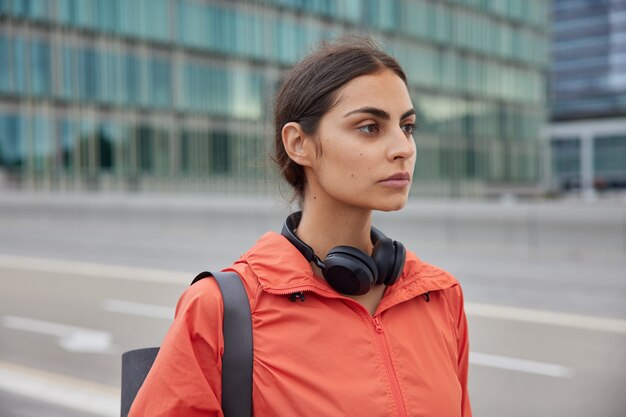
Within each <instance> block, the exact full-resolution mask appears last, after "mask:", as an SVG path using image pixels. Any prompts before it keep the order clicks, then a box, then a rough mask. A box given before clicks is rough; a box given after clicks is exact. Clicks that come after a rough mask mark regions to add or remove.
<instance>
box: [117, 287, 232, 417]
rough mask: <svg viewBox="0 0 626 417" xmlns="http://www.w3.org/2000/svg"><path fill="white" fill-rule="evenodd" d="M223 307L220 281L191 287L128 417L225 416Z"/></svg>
mask: <svg viewBox="0 0 626 417" xmlns="http://www.w3.org/2000/svg"><path fill="white" fill-rule="evenodd" d="M223 310H224V305H223V301H222V297H221V293H220V291H219V288H218V286H217V283H216V282H215V280H213V279H203V280H201V281H199V282H197V283H195V284H194V285H192V286H191V287H189V288H188V289H187V290H186V291H185V292H184V293H183V295H182V296H181V298H180V300H179V301H178V304H177V306H176V315H175V319H174V322H173V323H172V326H171V327H170V329H169V331H168V332H167V335H166V336H165V339H164V341H163V343H162V344H161V349H160V350H159V354H158V356H157V358H156V360H155V362H154V364H153V366H152V368H151V370H150V372H149V374H148V376H147V377H146V380H145V382H144V384H143V386H142V387H141V389H140V390H139V392H138V394H137V397H136V398H135V401H134V403H133V405H132V407H131V409H130V413H129V417H174V416H185V417H199V416H203V417H207V416H211V417H213V416H215V417H217V416H219V417H223V413H222V409H221V395H222V393H221V388H222V380H221V374H222V372H221V367H222V360H221V358H222V354H223V352H224V339H223V335H222V326H221V324H222V322H223V314H224V311H223Z"/></svg>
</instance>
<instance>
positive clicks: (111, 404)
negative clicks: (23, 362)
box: [0, 362, 120, 417]
mask: <svg viewBox="0 0 626 417" xmlns="http://www.w3.org/2000/svg"><path fill="white" fill-rule="evenodd" d="M0 390H3V391H6V392H10V393H13V394H15V395H21V396H24V397H28V398H33V399H36V400H39V401H44V402H47V403H51V404H57V405H60V406H63V407H67V408H71V409H74V410H79V411H83V412H85V413H89V414H93V415H98V416H103V417H118V416H119V415H120V391H119V389H117V388H114V387H110V386H106V385H100V384H95V383H93V382H90V381H85V380H82V379H77V378H71V377H68V376H65V375H59V374H53V373H50V372H44V371H41V370H38V369H32V368H26V367H23V366H18V365H14V364H10V363H6V362H0Z"/></svg>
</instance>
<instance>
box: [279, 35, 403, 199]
mask: <svg viewBox="0 0 626 417" xmlns="http://www.w3.org/2000/svg"><path fill="white" fill-rule="evenodd" d="M385 68H388V69H390V70H392V71H393V72H395V73H396V74H397V75H398V76H399V77H400V78H401V79H402V80H403V81H404V82H405V83H406V75H405V73H404V71H403V70H402V68H401V67H400V64H398V62H397V61H396V60H395V59H394V58H392V57H391V56H390V55H388V54H387V53H385V52H384V51H382V50H381V49H380V47H379V46H378V45H376V44H375V43H374V42H373V41H372V40H370V39H369V38H364V37H360V36H344V37H342V38H340V39H338V40H336V41H334V42H322V43H320V45H319V46H318V47H317V48H316V49H315V50H314V51H313V52H312V53H310V54H309V55H307V56H306V57H304V58H303V59H302V60H301V61H300V62H298V63H297V64H296V65H295V66H294V67H293V68H292V69H291V70H290V71H289V72H288V73H287V74H286V76H285V78H284V80H283V82H282V85H281V87H280V89H279V90H278V93H277V95H276V99H275V100H276V101H275V105H274V131H275V136H274V158H273V159H274V161H275V162H276V163H277V164H278V166H279V168H280V171H281V173H282V175H283V176H284V177H285V179H286V180H287V182H288V183H289V184H290V185H291V186H292V187H293V188H294V191H295V193H296V196H297V197H298V198H299V199H300V202H302V201H303V200H304V186H305V184H306V178H305V175H304V169H303V168H302V166H301V165H298V164H297V163H295V162H294V161H292V160H291V159H290V158H289V155H288V154H287V152H286V151H285V147H284V146H283V141H282V129H283V126H285V124H287V123H289V122H298V123H299V124H300V126H301V127H302V130H303V131H304V132H305V133H306V134H307V135H313V134H315V133H316V131H317V128H318V126H319V122H320V119H321V118H322V116H323V115H324V114H325V113H326V112H327V111H328V110H330V108H331V107H332V106H333V105H334V104H335V100H336V97H337V93H338V91H339V90H340V89H341V88H342V87H343V86H344V85H345V84H347V83H348V82H349V81H351V80H352V79H354V78H356V77H359V76H362V75H368V74H372V73H375V72H378V71H380V70H382V69H385Z"/></svg>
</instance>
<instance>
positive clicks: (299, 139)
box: [282, 122, 315, 166]
mask: <svg viewBox="0 0 626 417" xmlns="http://www.w3.org/2000/svg"><path fill="white" fill-rule="evenodd" d="M282 138H283V146H284V147H285V151H286V152H287V155H289V158H291V160H292V161H294V162H295V163H296V164H298V165H301V166H311V162H312V158H313V157H315V153H314V152H313V154H311V152H312V149H314V148H313V147H312V146H311V145H312V144H311V143H310V140H311V139H310V138H309V137H307V135H306V134H305V133H304V131H303V130H302V126H300V123H297V122H289V123H287V124H285V125H284V126H283V130H282Z"/></svg>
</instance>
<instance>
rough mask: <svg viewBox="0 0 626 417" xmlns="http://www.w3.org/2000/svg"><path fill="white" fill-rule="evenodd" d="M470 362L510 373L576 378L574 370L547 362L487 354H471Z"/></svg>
mask: <svg viewBox="0 0 626 417" xmlns="http://www.w3.org/2000/svg"><path fill="white" fill-rule="evenodd" d="M469 362H470V364H473V365H482V366H488V367H491V368H500V369H507V370H510V371H518V372H525V373H530V374H537V375H544V376H551V377H555V378H572V377H573V376H574V370H573V369H572V368H568V367H565V366H561V365H555V364H553V363H547V362H537V361H530V360H527V359H519V358H511V357H508V356H499V355H490V354H487V353H479V352H470V355H469Z"/></svg>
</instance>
